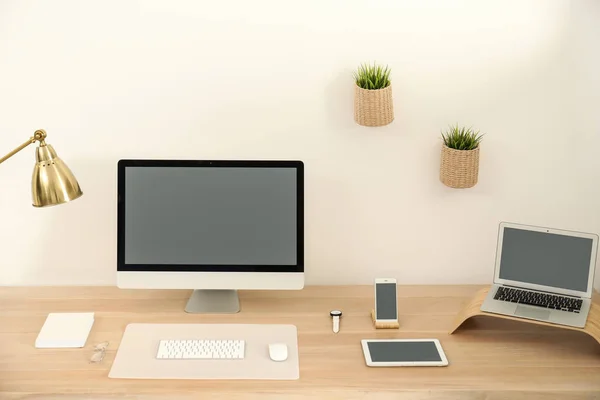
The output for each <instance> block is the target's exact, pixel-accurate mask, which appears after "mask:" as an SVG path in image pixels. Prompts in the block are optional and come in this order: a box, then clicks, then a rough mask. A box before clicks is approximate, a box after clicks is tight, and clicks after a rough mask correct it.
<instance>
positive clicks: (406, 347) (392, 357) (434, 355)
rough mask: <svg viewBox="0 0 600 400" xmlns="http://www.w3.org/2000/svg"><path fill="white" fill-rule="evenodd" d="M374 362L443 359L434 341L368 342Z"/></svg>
mask: <svg viewBox="0 0 600 400" xmlns="http://www.w3.org/2000/svg"><path fill="white" fill-rule="evenodd" d="M367 345H368V347H369V353H370V354H371V360H372V361H374V362H410V361H422V362H425V361H442V357H441V356H440V353H439V352H438V350H437V347H436V345H435V343H434V342H367Z"/></svg>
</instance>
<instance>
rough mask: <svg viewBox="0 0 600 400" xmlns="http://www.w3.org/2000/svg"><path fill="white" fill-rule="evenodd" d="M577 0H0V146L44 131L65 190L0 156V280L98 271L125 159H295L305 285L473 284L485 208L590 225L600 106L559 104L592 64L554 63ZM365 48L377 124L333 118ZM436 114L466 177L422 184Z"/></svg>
mask: <svg viewBox="0 0 600 400" xmlns="http://www.w3.org/2000/svg"><path fill="white" fill-rule="evenodd" d="M593 3H594V2H593V1H588V2H587V6H585V7H588V8H590V9H593V8H594V7H595V6H594V4H593ZM585 7H583V9H578V10H574V9H573V8H572V5H571V2H570V1H567V0H528V1H522V0H490V1H485V2H483V1H478V0H462V1H452V2H450V1H442V0H440V1H431V0H411V1H401V0H379V1H372V0H327V1H323V0H305V1H302V2H287V1H278V0H254V1H245V0H229V1H191V0H190V1H177V2H171V1H167V0H160V1H158V0H157V1H149V0H148V1H143V2H139V1H95V2H80V1H75V0H72V1H65V0H59V1H52V2H44V1H20V0H19V1H17V0H4V1H2V2H0V115H1V116H0V149H2V150H3V151H9V150H10V149H11V148H13V147H15V146H16V145H18V144H19V143H20V142H21V141H23V140H24V139H26V137H27V135H29V134H31V133H32V132H33V131H34V130H35V129H38V128H44V129H46V130H47V131H48V135H49V137H48V142H49V143H50V144H52V145H53V146H54V147H55V148H56V149H57V151H58V152H59V155H60V156H61V157H62V158H63V159H64V160H65V161H66V162H67V163H68V164H69V166H70V167H71V168H72V169H73V170H74V172H75V173H76V175H77V177H78V179H79V180H80V183H81V185H82V187H83V190H84V192H85V195H84V197H82V198H81V199H80V200H78V201H76V202H73V203H71V204H69V205H67V206H61V207H55V208H50V209H43V210H39V209H34V208H33V207H31V206H30V204H29V203H30V198H29V179H30V173H31V169H32V167H33V153H34V150H33V148H29V149H27V150H26V151H25V152H23V153H20V154H19V155H17V156H15V157H14V158H13V159H11V160H10V161H8V162H6V163H5V164H3V165H2V166H1V168H0V183H1V188H2V196H1V197H0V213H1V214H0V221H2V222H1V223H2V229H1V230H0V252H1V257H0V260H1V261H0V263H1V265H0V283H1V284H5V285H21V284H114V283H115V270H116V264H115V248H116V246H115V238H116V233H115V232H116V227H115V196H116V194H115V192H116V190H115V174H116V162H117V160H118V159H119V158H126V157H132V158H142V157H148V158H152V157H155V158H198V159H203V158H212V159H219V158H223V159H227V158H248V159H251V158H267V159H271V158H294V159H302V160H304V162H305V164H306V224H307V231H306V240H307V249H306V256H307V266H306V271H307V283H309V284H328V283H370V282H371V281H372V279H373V278H374V277H376V276H395V277H397V278H398V280H399V281H400V282H401V283H485V282H489V281H490V280H491V278H492V272H493V260H494V252H495V240H496V231H497V224H498V222H499V221H501V220H508V221H514V222H521V223H529V224H538V225H545V226H552V227H557V228H566V229H574V230H584V231H593V232H600V219H599V218H598V189H597V187H598V185H599V184H600V180H599V179H598V178H599V176H598V175H599V171H600V166H599V165H598V162H597V161H596V159H595V155H596V154H595V153H596V151H595V149H596V148H598V146H599V145H600V136H599V135H598V126H600V124H598V120H597V119H596V120H594V119H593V117H591V115H593V110H592V107H590V106H589V104H587V103H585V104H583V103H581V104H580V103H577V102H576V100H577V101H580V102H584V101H589V100H590V97H589V94H588V97H586V96H585V95H584V91H582V90H579V89H577V88H578V87H586V85H585V83H586V82H587V80H590V79H592V74H591V73H590V74H588V75H587V76H585V75H581V76H578V79H581V81H579V82H576V79H575V75H574V73H573V71H574V69H576V68H583V67H582V66H585V65H587V64H586V63H587V59H586V57H587V55H586V54H585V53H586V52H588V53H589V51H591V49H592V44H593V43H592V42H593V41H594V40H592V39H591V38H588V37H587V36H586V35H589V34H590V30H589V29H588V31H584V30H582V29H579V30H574V29H573V27H574V26H577V25H578V24H577V18H578V15H579V14H581V15H584V14H588V16H589V10H586V9H585ZM595 8H596V11H597V7H595ZM578 13H579V14H578ZM597 15H598V14H596V16H597ZM596 21H597V20H596ZM590 26H591V25H590ZM592 29H593V28H592ZM575 43H578V46H579V47H577V48H579V49H580V50H579V51H575V52H574V51H573V48H574V44H575ZM582 49H587V50H586V51H584V50H582ZM371 60H377V61H379V62H382V63H387V64H389V65H390V66H391V67H392V69H393V74H392V79H393V89H394V97H395V107H396V111H397V113H396V121H395V122H394V123H393V124H391V125H389V126H387V127H383V128H364V127H360V126H357V125H355V124H354V122H353V120H352V80H351V74H352V70H353V69H354V68H355V67H356V66H357V65H358V64H359V63H361V62H365V61H371ZM582 82H583V83H584V84H583V85H582ZM578 85H579V86H578ZM586 99H587V100H586ZM455 122H459V123H461V124H466V125H473V126H474V127H476V128H479V129H481V130H482V131H484V132H485V133H486V136H485V139H484V142H483V145H482V158H481V170H480V183H479V184H478V185H477V186H476V187H475V188H473V189H468V190H453V189H449V188H446V187H445V186H443V185H442V184H441V183H440V182H439V181H438V169H439V152H440V130H441V129H443V128H445V127H446V126H447V125H448V124H451V123H455ZM3 151H0V153H2V152H3ZM596 282H597V285H596V286H600V279H597V281H596Z"/></svg>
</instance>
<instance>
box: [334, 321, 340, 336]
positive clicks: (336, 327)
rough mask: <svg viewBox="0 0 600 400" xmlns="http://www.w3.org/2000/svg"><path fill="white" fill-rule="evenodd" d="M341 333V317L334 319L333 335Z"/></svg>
mask: <svg viewBox="0 0 600 400" xmlns="http://www.w3.org/2000/svg"><path fill="white" fill-rule="evenodd" d="M339 331H340V317H333V333H338V332H339Z"/></svg>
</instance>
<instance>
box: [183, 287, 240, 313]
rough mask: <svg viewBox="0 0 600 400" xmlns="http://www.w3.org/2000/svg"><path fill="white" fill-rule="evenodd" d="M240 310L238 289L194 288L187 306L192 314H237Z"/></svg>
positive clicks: (188, 311) (187, 309)
mask: <svg viewBox="0 0 600 400" xmlns="http://www.w3.org/2000/svg"><path fill="white" fill-rule="evenodd" d="M239 311H240V299H239V297H238V294H237V291H236V290H194V292H193V293H192V295H191V297H190V299H189V300H188V302H187V305H186V306H185V312H187V313H192V314H235V313H237V312H239Z"/></svg>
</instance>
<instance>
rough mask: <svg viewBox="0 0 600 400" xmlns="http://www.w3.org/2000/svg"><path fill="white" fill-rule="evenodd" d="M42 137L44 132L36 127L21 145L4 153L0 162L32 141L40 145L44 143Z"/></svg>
mask: <svg viewBox="0 0 600 400" xmlns="http://www.w3.org/2000/svg"><path fill="white" fill-rule="evenodd" d="M44 139H46V132H45V131H44V130H43V129H38V130H37V131H35V133H34V134H33V136H32V137H30V138H29V139H28V140H27V141H26V142H25V143H23V144H22V145H20V146H19V147H17V148H16V149H14V150H13V151H11V152H10V153H8V154H7V155H5V156H4V157H2V158H0V164H2V163H3V162H4V161H6V160H8V159H9V158H11V157H12V156H14V155H15V154H17V153H18V152H20V151H21V150H23V149H24V148H25V147H27V146H29V145H30V144H33V143H35V142H38V141H39V142H40V143H41V144H42V145H44V144H45V142H44Z"/></svg>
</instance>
